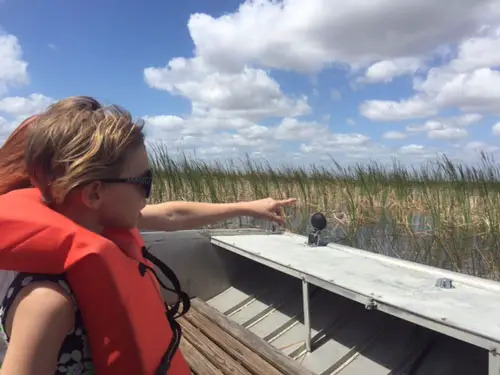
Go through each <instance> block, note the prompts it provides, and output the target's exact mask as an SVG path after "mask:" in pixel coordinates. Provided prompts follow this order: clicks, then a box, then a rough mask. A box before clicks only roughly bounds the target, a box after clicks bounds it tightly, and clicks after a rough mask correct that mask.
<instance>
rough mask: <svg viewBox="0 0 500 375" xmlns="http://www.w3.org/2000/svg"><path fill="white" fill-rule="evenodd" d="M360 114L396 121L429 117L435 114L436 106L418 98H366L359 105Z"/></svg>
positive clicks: (373, 118)
mask: <svg viewBox="0 0 500 375" xmlns="http://www.w3.org/2000/svg"><path fill="white" fill-rule="evenodd" d="M360 111H361V114H362V115H363V116H365V117H367V118H369V119H370V120H374V121H397V120H408V119H413V118H422V117H429V116H433V115H435V114H437V112H438V110H437V108H436V107H435V106H434V105H433V104H432V103H430V102H427V101H425V100H421V99H419V98H412V99H409V100H403V101H399V102H396V101H392V100H366V101H364V102H363V103H362V104H361V106H360Z"/></svg>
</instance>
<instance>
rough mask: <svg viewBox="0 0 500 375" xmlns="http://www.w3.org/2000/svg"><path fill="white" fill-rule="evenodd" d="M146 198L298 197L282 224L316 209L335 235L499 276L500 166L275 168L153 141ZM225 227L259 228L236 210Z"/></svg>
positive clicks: (302, 226)
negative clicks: (199, 155)
mask: <svg viewBox="0 0 500 375" xmlns="http://www.w3.org/2000/svg"><path fill="white" fill-rule="evenodd" d="M151 163H152V167H153V173H154V175H155V184H154V189H153V194H152V202H160V201H172V200H194V201H203V202H228V201H241V200H252V199H259V198H264V197H268V196H271V197H273V198H278V199H279V198H282V197H296V198H297V199H298V202H297V205H296V206H295V207H290V208H287V209H286V210H285V211H286V212H285V213H286V228H287V229H288V230H291V231H293V232H296V233H301V234H305V233H307V231H308V230H309V227H308V225H309V217H310V215H311V214H312V213H314V212H317V211H321V212H323V213H324V214H325V215H326V217H327V219H328V227H327V231H328V236H329V238H330V240H331V241H334V242H339V243H342V244H346V245H350V246H354V247H358V248H361V249H364V250H369V251H373V252H377V253H382V254H386V255H390V256H394V257H399V258H402V259H407V260H411V261H415V262H419V263H423V264H428V265H432V266H437V267H441V268H446V269H451V270H453V271H459V272H463V273H467V274H472V275H476V276H481V277H486V278H490V279H495V280H500V165H499V164H497V163H495V161H494V160H493V159H492V158H491V157H488V156H487V155H485V154H483V155H482V157H481V160H480V162H479V163H478V164H477V165H465V164H461V163H459V162H454V161H451V160H450V159H449V158H447V157H446V156H444V157H442V158H441V159H437V160H434V161H432V162H429V163H426V164H423V165H421V166H420V167H418V168H417V167H411V168H409V167H405V166H403V165H401V164H400V163H398V162H397V161H393V163H392V165H390V166H387V165H382V164H378V163H376V162H371V163H368V164H364V165H361V164H357V165H351V166H342V165H341V164H340V163H338V162H336V161H335V160H333V159H332V160H331V162H330V163H329V165H328V166H327V167H326V166H317V165H310V166H307V167H305V166H290V165H281V166H276V167H274V166H271V165H270V164H269V163H268V162H264V161H253V160H251V159H250V158H249V157H248V156H247V157H245V158H242V159H240V160H225V161H218V162H207V161H203V160H199V159H196V158H194V157H188V156H187V155H186V154H183V153H181V154H180V156H176V157H173V156H171V154H170V153H169V152H168V150H167V149H166V148H165V147H163V146H161V145H156V146H154V147H152V148H151ZM221 225H222V226H235V225H236V226H244V225H251V226H259V225H263V223H262V222H259V221H255V220H250V219H245V218H243V219H242V218H240V219H239V220H237V221H236V222H235V221H229V222H224V223H221Z"/></svg>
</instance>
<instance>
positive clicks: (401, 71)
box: [358, 57, 422, 83]
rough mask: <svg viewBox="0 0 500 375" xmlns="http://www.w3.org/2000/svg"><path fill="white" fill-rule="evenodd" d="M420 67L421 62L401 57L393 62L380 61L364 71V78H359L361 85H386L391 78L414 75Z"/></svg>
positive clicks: (412, 58)
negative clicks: (380, 83) (381, 83)
mask: <svg viewBox="0 0 500 375" xmlns="http://www.w3.org/2000/svg"><path fill="white" fill-rule="evenodd" d="M421 67H422V60H421V59H417V58H414V57H403V58H399V59H394V60H382V61H378V62H376V63H375V64H373V65H371V66H370V67H369V68H368V69H366V73H365V75H364V77H360V78H359V79H358V82H361V83H378V82H383V83H388V82H391V81H392V80H393V78H395V77H398V76H402V75H405V74H411V75H412V74H415V73H416V72H417V71H418V69H420V68H421Z"/></svg>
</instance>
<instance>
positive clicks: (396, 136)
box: [382, 131, 408, 140]
mask: <svg viewBox="0 0 500 375" xmlns="http://www.w3.org/2000/svg"><path fill="white" fill-rule="evenodd" d="M382 137H383V138H384V139H390V140H397V139H405V138H407V137H408V135H407V134H405V133H403V132H397V131H390V132H386V133H384V134H383V135H382Z"/></svg>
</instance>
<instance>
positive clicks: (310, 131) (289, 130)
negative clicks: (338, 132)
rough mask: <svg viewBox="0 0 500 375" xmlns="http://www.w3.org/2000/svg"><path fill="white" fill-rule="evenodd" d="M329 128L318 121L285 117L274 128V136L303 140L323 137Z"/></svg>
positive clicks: (281, 138) (283, 138) (280, 138)
mask: <svg viewBox="0 0 500 375" xmlns="http://www.w3.org/2000/svg"><path fill="white" fill-rule="evenodd" d="M328 132H329V130H328V128H327V127H326V126H324V125H320V124H318V123H316V122H301V121H298V120H296V119H293V118H285V119H283V121H282V122H281V124H279V125H278V127H276V128H275V130H274V137H275V138H276V139H279V140H289V141H291V140H302V139H312V138H321V137H324V136H325V135H327V134H328Z"/></svg>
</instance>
